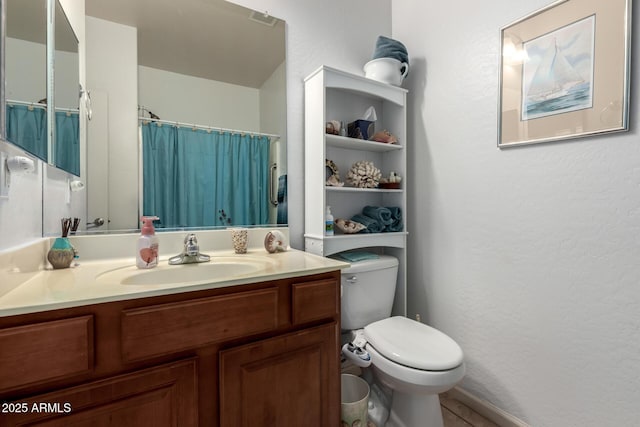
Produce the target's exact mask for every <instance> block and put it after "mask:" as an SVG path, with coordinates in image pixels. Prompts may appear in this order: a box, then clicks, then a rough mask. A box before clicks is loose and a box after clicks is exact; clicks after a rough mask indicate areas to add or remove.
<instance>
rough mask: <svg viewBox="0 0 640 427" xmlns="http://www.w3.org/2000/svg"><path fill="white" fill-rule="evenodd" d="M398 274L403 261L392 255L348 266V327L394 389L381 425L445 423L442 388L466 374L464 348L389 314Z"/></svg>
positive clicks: (434, 426)
mask: <svg viewBox="0 0 640 427" xmlns="http://www.w3.org/2000/svg"><path fill="white" fill-rule="evenodd" d="M397 276H398V260H397V259H396V258H394V257H392V256H388V255H381V256H380V257H379V258H378V259H371V260H365V261H359V262H355V263H352V264H351V267H350V268H347V269H345V270H342V320H341V322H342V329H343V330H351V331H352V336H353V337H354V340H353V342H354V344H355V345H356V346H358V347H360V348H362V349H364V350H366V352H368V354H369V355H370V360H371V368H373V372H374V383H378V382H379V383H381V384H383V385H384V386H386V387H388V388H389V389H391V390H392V391H393V393H392V398H391V400H392V402H391V405H390V408H389V417H388V420H387V421H386V424H384V425H378V427H442V426H443V422H442V412H441V409H440V399H439V397H438V393H442V392H444V391H447V390H449V389H450V388H452V387H453V386H454V385H455V384H456V383H458V382H459V381H460V380H461V379H462V377H463V376H464V373H465V366H464V362H463V354H462V350H461V349H460V346H458V344H457V343H456V342H455V341H454V340H452V339H451V338H449V337H448V336H447V335H445V334H444V333H442V332H440V331H438V330H437V329H434V328H432V327H430V326H427V325H425V324H423V323H420V322H417V321H414V320H411V319H408V318H406V317H400V316H396V317H389V316H391V308H392V305H393V299H394V295H395V289H396V280H397ZM363 328H364V329H363ZM345 353H347V352H346V351H345ZM348 356H351V358H352V359H353V358H354V357H353V354H350V355H348ZM365 358H366V355H365ZM383 421H384V420H383Z"/></svg>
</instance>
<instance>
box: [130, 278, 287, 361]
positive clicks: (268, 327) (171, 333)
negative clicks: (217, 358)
mask: <svg viewBox="0 0 640 427" xmlns="http://www.w3.org/2000/svg"><path fill="white" fill-rule="evenodd" d="M277 326H278V288H276V287H273V288H268V289H261V290H256V291H246V292H238V293H234V294H229V295H221V296H215V297H210V298H201V299H196V300H190V301H184V302H176V303H169V304H161V305H154V306H150V307H144V308H136V309H130V310H124V311H123V312H122V317H121V332H122V358H123V359H124V360H125V361H134V360H140V359H145V358H149V357H154V356H161V355H165V354H171V353H175V352H178V351H183V350H189V349H193V348H197V347H201V346H204V345H208V344H213V343H216V342H222V341H226V340H229V339H233V338H240V337H244V336H247V335H252V334H258V333H261V332H267V331H272V330H274V329H276V328H277Z"/></svg>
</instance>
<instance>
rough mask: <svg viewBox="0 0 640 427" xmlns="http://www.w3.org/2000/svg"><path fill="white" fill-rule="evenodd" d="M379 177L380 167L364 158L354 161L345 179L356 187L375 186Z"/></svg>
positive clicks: (380, 174) (380, 175)
mask: <svg viewBox="0 0 640 427" xmlns="http://www.w3.org/2000/svg"><path fill="white" fill-rule="evenodd" d="M381 177H382V173H380V169H378V168H377V167H375V166H374V165H373V163H372V162H368V161H365V160H361V161H359V162H356V163H354V164H353V166H351V169H350V170H349V172H348V173H347V181H348V182H349V183H350V184H351V185H353V186H354V187H358V188H376V187H377V186H378V183H379V182H380V178H381Z"/></svg>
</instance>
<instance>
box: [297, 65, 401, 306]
mask: <svg viewBox="0 0 640 427" xmlns="http://www.w3.org/2000/svg"><path fill="white" fill-rule="evenodd" d="M406 100H407V91H406V90H405V89H402V88H399V87H396V86H391V85H388V84H384V83H380V82H377V81H375V80H371V79H367V78H366V77H363V76H358V75H354V74H350V73H346V72H344V71H340V70H337V69H334V68H330V67H327V66H322V67H320V68H319V69H317V70H316V71H314V72H313V73H312V74H311V75H309V76H308V77H307V78H306V79H305V250H306V251H308V252H311V253H314V254H317V255H322V256H328V255H332V254H335V253H338V252H343V251H347V250H352V249H359V248H369V249H373V250H375V251H377V252H380V253H386V254H389V255H393V256H395V257H396V258H398V260H399V261H400V266H399V271H398V282H397V283H398V286H397V288H396V297H395V301H394V309H393V313H394V314H397V315H406V253H405V251H406V242H407V229H406V224H407V218H406V212H407V210H406V202H407V199H406V184H407V182H406V164H407V163H406V149H405V147H406V144H407V138H406V137H407V132H406V127H407V125H406ZM370 106H373V107H374V108H375V110H376V114H377V121H376V122H375V130H376V131H380V130H384V129H386V130H388V131H389V132H391V133H392V134H393V135H395V136H396V137H397V138H398V144H385V143H380V142H375V141H365V140H361V139H355V138H348V137H344V136H336V135H330V134H326V133H325V124H326V122H328V121H330V120H338V121H342V122H343V123H344V124H345V125H346V124H347V123H350V122H352V121H354V120H356V119H359V118H362V115H363V114H364V112H365V111H366V110H367V108H368V107H370ZM325 159H330V160H333V162H334V163H335V164H336V166H337V167H338V169H339V171H340V178H341V180H342V181H346V176H347V172H348V171H349V169H350V168H351V166H352V165H353V164H354V163H355V162H357V161H360V160H368V161H371V162H373V164H374V165H375V166H376V167H377V168H378V169H380V170H381V172H382V175H383V176H389V173H390V172H391V171H394V172H396V173H397V174H398V175H400V176H402V177H403V180H402V183H401V188H400V189H379V188H372V189H362V188H355V187H349V186H348V185H349V184H347V183H345V186H344V187H331V186H327V185H326V184H325V182H326V179H327V177H328V173H327V170H326V166H325ZM327 205H329V206H331V211H332V213H333V216H334V217H335V218H344V219H351V217H353V216H354V215H356V214H359V213H362V209H363V208H364V207H365V206H384V207H390V206H394V207H395V206H397V207H400V208H401V209H402V214H403V217H404V218H403V223H404V226H403V230H402V231H399V232H383V233H364V234H363V233H358V234H339V233H340V232H339V231H338V230H336V234H335V235H334V236H325V235H324V225H325V222H324V221H325V208H326V206H327Z"/></svg>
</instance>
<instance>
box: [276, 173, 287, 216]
mask: <svg viewBox="0 0 640 427" xmlns="http://www.w3.org/2000/svg"><path fill="white" fill-rule="evenodd" d="M277 212H278V214H277V222H278V224H286V223H287V222H288V220H289V218H288V214H287V175H281V176H279V177H278V208H277Z"/></svg>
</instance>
